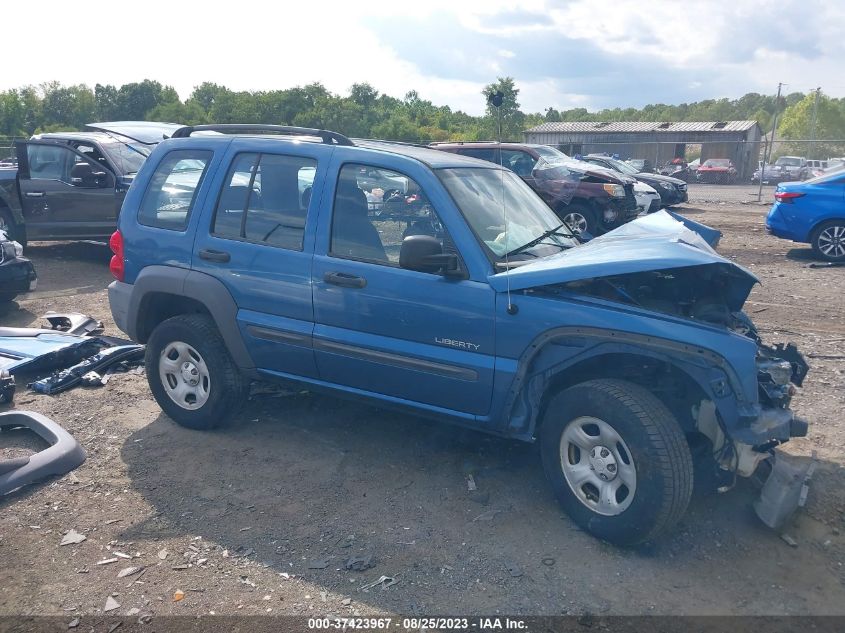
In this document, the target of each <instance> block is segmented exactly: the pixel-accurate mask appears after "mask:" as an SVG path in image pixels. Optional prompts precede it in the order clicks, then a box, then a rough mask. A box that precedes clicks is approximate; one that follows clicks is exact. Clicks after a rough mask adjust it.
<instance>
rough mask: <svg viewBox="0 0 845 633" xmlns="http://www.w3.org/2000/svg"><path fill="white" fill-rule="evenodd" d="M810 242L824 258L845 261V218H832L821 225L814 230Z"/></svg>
mask: <svg viewBox="0 0 845 633" xmlns="http://www.w3.org/2000/svg"><path fill="white" fill-rule="evenodd" d="M810 244H811V245H812V247H813V251H815V253H816V255H818V256H819V257H821V258H822V259H825V260H827V261H829V262H841V261H845V220H831V221H830V222H825V223H824V224H822V225H821V226H819V227H818V228H817V229H816V230H815V231H813V234H812V236H811V237H810Z"/></svg>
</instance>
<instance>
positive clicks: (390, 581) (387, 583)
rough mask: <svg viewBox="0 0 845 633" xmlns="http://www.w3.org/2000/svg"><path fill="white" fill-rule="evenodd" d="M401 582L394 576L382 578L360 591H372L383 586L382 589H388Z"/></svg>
mask: <svg viewBox="0 0 845 633" xmlns="http://www.w3.org/2000/svg"><path fill="white" fill-rule="evenodd" d="M398 582H399V581H398V580H396V579H395V578H393V577H392V576H381V577H379V579H378V580H376V581H375V582H371V583H369V584H367V585H364V586H363V587H361V588H360V589H359V591H366V590H367V589H372V588H373V587H377V586H379V585H381V588H382V589H387V588H388V587H392V586H393V585H395V584H396V583H398Z"/></svg>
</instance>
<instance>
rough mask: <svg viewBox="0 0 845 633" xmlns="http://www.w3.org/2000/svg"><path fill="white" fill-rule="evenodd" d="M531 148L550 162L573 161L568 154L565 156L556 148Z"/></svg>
mask: <svg viewBox="0 0 845 633" xmlns="http://www.w3.org/2000/svg"><path fill="white" fill-rule="evenodd" d="M529 147H531V148H532V149H533V150H534V151H535V152H537V153H538V154H539V155H540V156H542V157H543V158H545V159H546V160H549V161H554V160H571V159H570V157H569V156H568V155H567V154H564V153H563V152H561V151H560V150H559V149H555V148H554V147H549V146H547V145H531V146H529Z"/></svg>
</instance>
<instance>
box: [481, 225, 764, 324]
mask: <svg viewBox="0 0 845 633" xmlns="http://www.w3.org/2000/svg"><path fill="white" fill-rule="evenodd" d="M704 265H712V266H718V267H720V268H722V269H723V270H724V273H725V275H726V278H727V279H728V280H729V292H728V294H729V296H730V303H731V305H730V306H729V307H730V308H731V309H732V310H739V309H740V308H741V307H742V304H743V303H745V300H746V299H747V298H748V295H749V293H750V292H751V289H752V288H753V287H754V285H755V284H756V283H758V281H759V280H758V279H757V277H755V276H754V275H753V274H752V273H751V272H750V271H748V270H746V269H745V268H743V267H742V266H739V265H737V264H735V263H733V262H731V261H730V260H727V259H725V258H724V257H722V256H721V255H719V254H718V253H717V252H716V251H714V250H713V249H712V248H710V246H709V245H708V244H707V242H706V241H704V238H702V237H701V236H700V235H699V234H698V233H695V232H694V231H691V230H690V229H688V228H686V227H685V226H684V225H683V224H682V223H681V222H679V221H677V220H675V219H674V218H673V217H672V216H670V215H669V214H668V213H666V212H665V211H658V212H656V213H652V214H651V215H648V216H646V217H643V218H639V219H637V220H634V221H633V222H629V223H627V224H624V225H622V226H620V227H619V228H618V229H615V230H613V231H610V232H609V233H605V234H604V235H602V236H601V237H597V238H594V239H592V240H590V241H589V242H588V243H586V244H582V245H581V246H577V247H575V248H572V249H569V250H566V251H562V252H561V253H559V254H557V255H551V256H549V257H544V258H542V259H539V260H537V261H536V262H532V263H530V264H525V265H522V266H519V267H515V268H513V269H511V270H510V272H501V273H498V274H495V275H491V276H490V277H489V278H488V279H489V282H490V285H491V286H492V287H493V288H494V289H495V290H496V291H497V292H504V291H505V290H507V288H508V281H510V289H511V290H524V289H526V288H537V287H540V286H549V285H552V284H560V283H566V282H570V281H579V280H583V279H592V278H596V277H610V276H613V275H624V274H628V273H638V272H645V271H650V270H668V269H672V268H686V267H690V266H704ZM508 276H509V277H510V279H508Z"/></svg>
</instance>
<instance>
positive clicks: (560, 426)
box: [540, 379, 693, 546]
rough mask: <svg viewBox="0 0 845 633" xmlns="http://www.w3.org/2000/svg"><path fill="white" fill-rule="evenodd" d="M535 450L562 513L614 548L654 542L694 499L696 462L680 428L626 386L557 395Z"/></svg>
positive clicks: (591, 384) (602, 385) (605, 383)
mask: <svg viewBox="0 0 845 633" xmlns="http://www.w3.org/2000/svg"><path fill="white" fill-rule="evenodd" d="M608 429H609V430H608ZM579 431H580V432H579ZM614 434H615V435H614ZM617 440H618V441H617ZM574 441H578V442H579V443H580V442H583V446H585V448H589V449H590V450H589V452H587V450H582V449H580V448H577V447H576V445H575V444H574ZM540 451H541V455H542V460H543V468H544V470H545V471H546V477H547V478H548V480H549V482H550V484H551V486H552V489H553V490H554V493H555V496H556V497H557V498H558V501H560V504H561V505H562V506H563V508H564V510H565V511H566V512H567V513H568V514H569V516H570V517H572V519H573V520H574V521H575V523H577V524H578V525H579V526H580V527H581V528H582V529H584V530H586V531H587V532H590V533H591V534H593V535H594V536H596V537H598V538H600V539H602V540H605V541H608V542H610V543H614V544H616V545H623V546H631V545H637V544H639V543H643V542H645V541H651V540H654V539H656V538H657V537H658V536H660V535H661V534H663V533H665V532H666V531H668V530H669V529H670V528H672V527H673V526H674V525H675V524H676V523H677V522H678V520H680V518H681V517H682V516H683V514H684V512H685V511H686V509H687V505H688V503H689V500H690V497H691V496H692V489H693V461H692V455H691V453H690V449H689V445H688V444H687V441H686V437H685V436H684V434H683V432H682V431H681V427H680V426H679V425H678V423H677V421H676V420H675V418H674V417H673V416H672V414H671V413H670V412H669V410H668V409H667V408H666V406H665V405H664V404H663V403H662V402H660V401H659V400H658V399H657V398H656V397H655V396H654V395H652V394H651V393H649V392H648V391H646V390H645V389H643V388H642V387H640V386H638V385H635V384H632V383H629V382H626V381H623V380H615V379H600V380H590V381H587V382H583V383H580V384H577V385H575V386H573V387H570V388H568V389H566V390H564V391H561V392H560V393H558V394H556V395H555V396H554V397H553V398H552V399H551V401H550V402H549V404H548V406H547V408H546V410H545V413H544V414H543V420H542V423H541V427H540ZM579 464H580V465H582V468H581V469H579V468H578V465H579ZM600 477H601V478H603V479H604V481H602V480H601V479H600ZM570 480H572V481H573V484H572V485H570V483H569V482H570ZM617 480H618V481H619V483H618V484H614V483H613V482H614V481H617ZM599 490H604V491H605V492H606V494H607V495H608V496H607V497H606V498H605V499H602V498H600V497H598V494H596V493H598V492H599ZM613 490H615V493H612V492H608V491H613ZM576 491H577V492H576ZM611 494H612V495H613V496H611Z"/></svg>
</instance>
